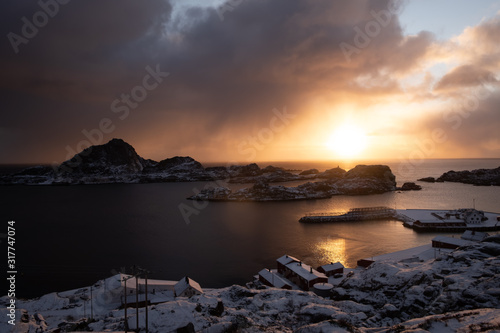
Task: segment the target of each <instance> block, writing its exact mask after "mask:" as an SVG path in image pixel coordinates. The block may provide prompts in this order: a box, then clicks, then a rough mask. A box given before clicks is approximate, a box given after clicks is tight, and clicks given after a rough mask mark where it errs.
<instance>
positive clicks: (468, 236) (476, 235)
mask: <svg viewBox="0 0 500 333" xmlns="http://www.w3.org/2000/svg"><path fill="white" fill-rule="evenodd" d="M489 235H490V234H488V233H487V232H481V231H474V230H465V232H464V233H463V235H462V236H460V238H462V239H465V240H470V241H476V242H480V241H482V240H483V239H485V238H486V237H488V236H489Z"/></svg>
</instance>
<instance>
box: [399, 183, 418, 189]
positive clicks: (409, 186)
mask: <svg viewBox="0 0 500 333" xmlns="http://www.w3.org/2000/svg"><path fill="white" fill-rule="evenodd" d="M421 189H422V186H420V185H417V184H415V183H411V182H408V183H404V184H403V186H401V187H398V188H397V190H398V191H420V190H421Z"/></svg>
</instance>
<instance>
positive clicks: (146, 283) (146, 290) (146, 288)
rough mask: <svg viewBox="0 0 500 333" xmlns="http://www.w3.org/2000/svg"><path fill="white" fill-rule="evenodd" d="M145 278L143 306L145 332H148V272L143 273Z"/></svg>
mask: <svg viewBox="0 0 500 333" xmlns="http://www.w3.org/2000/svg"><path fill="white" fill-rule="evenodd" d="M144 278H145V285H144V287H145V293H144V302H145V304H144V306H145V307H146V333H148V273H147V272H146V273H145V275H144Z"/></svg>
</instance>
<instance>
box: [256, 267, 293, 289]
mask: <svg viewBox="0 0 500 333" xmlns="http://www.w3.org/2000/svg"><path fill="white" fill-rule="evenodd" d="M259 276H262V277H263V278H264V279H265V280H266V281H267V282H269V283H270V284H272V285H273V286H274V287H276V288H283V287H284V286H290V287H291V285H290V284H289V283H288V282H286V281H285V280H283V279H282V278H281V277H279V276H278V275H276V274H275V273H273V272H270V271H269V270H268V269H265V268H264V269H263V270H261V271H260V272H259Z"/></svg>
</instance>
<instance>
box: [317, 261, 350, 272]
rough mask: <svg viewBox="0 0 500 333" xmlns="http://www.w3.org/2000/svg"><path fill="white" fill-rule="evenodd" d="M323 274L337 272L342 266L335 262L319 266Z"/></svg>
mask: <svg viewBox="0 0 500 333" xmlns="http://www.w3.org/2000/svg"><path fill="white" fill-rule="evenodd" d="M320 267H321V268H322V269H323V270H324V271H325V272H330V271H334V270H337V269H339V268H344V265H342V264H341V263H340V262H336V263H333V262H332V263H330V264H326V265H323V266H320Z"/></svg>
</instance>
